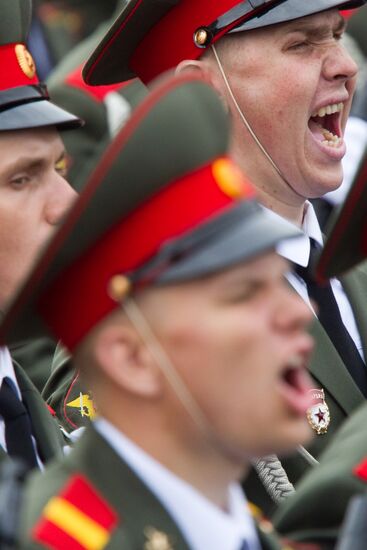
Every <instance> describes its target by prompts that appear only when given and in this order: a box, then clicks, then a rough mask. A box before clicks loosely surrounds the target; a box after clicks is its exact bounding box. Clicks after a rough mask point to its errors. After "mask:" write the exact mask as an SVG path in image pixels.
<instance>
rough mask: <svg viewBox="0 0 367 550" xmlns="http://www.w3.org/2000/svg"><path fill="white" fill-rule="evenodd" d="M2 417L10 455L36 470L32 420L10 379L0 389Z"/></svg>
mask: <svg viewBox="0 0 367 550" xmlns="http://www.w3.org/2000/svg"><path fill="white" fill-rule="evenodd" d="M0 415H1V416H2V417H3V419H4V423H5V442H6V447H7V452H8V455H10V456H11V457H14V458H20V459H21V460H23V462H25V463H26V465H27V466H28V467H29V468H36V467H37V466H38V464H37V459H36V453H35V450H34V447H33V443H32V430H31V422H30V418H29V416H28V412H27V409H26V408H25V406H24V405H23V403H22V402H21V401H20V399H18V396H17V395H16V393H15V390H14V389H13V384H12V382H11V380H10V378H8V377H5V378H4V379H3V383H2V385H1V389H0Z"/></svg>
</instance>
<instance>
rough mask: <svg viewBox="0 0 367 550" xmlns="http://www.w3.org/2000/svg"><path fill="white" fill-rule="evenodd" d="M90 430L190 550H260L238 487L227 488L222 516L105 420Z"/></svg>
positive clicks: (234, 485)
mask: <svg viewBox="0 0 367 550" xmlns="http://www.w3.org/2000/svg"><path fill="white" fill-rule="evenodd" d="M94 426H95V428H96V430H97V431H98V432H99V433H100V434H101V435H102V436H103V437H104V438H105V439H106V441H107V442H108V443H109V445H110V446H111V447H112V448H113V449H114V450H115V452H116V453H117V454H118V455H119V456H121V457H122V459H123V460H124V461H125V462H126V463H127V464H128V465H129V466H130V468H131V469H132V470H133V471H134V472H135V474H136V475H137V476H138V477H139V478H140V479H141V480H142V481H143V482H144V483H145V485H146V486H147V487H148V488H149V489H150V491H151V492H152V493H153V494H154V495H155V496H156V498H157V499H158V500H159V501H160V502H161V503H162V505H163V506H164V507H165V508H166V510H167V511H168V512H169V513H170V515H171V516H172V518H173V519H174V521H175V523H176V524H177V526H178V528H179V529H180V531H181V532H182V534H183V536H184V538H185V539H186V541H187V543H188V545H189V546H190V548H192V550H208V549H210V550H239V549H240V547H241V544H242V543H243V541H244V540H246V541H247V543H248V544H249V548H250V550H260V548H261V546H260V543H259V540H258V536H257V533H256V529H255V525H254V521H253V519H252V517H251V515H250V513H249V511H248V507H247V501H246V499H245V497H244V494H243V491H242V489H241V487H240V485H239V484H237V483H233V484H232V485H231V486H230V487H229V490H228V511H227V512H225V511H223V510H221V509H220V508H218V507H217V506H215V505H214V504H213V503H211V502H210V501H209V500H208V499H207V498H206V497H204V496H203V495H202V494H200V493H199V492H198V491H197V490H196V489H194V487H192V486H191V485H189V484H188V483H186V482H185V481H183V480H182V479H181V478H179V477H177V476H176V475H175V474H173V473H172V472H171V471H170V470H168V469H167V468H165V467H164V466H163V465H162V464H160V463H159V462H157V461H156V460H155V459H154V458H152V457H151V456H150V455H148V454H147V453H145V452H144V451H143V450H142V449H141V448H140V447H138V446H137V445H135V444H134V443H133V442H132V441H131V440H129V439H128V438H127V437H126V436H125V435H123V434H122V433H121V432H120V431H119V430H117V429H116V428H115V427H114V426H112V424H110V423H109V422H107V421H106V420H105V419H103V418H97V419H96V420H95V421H94Z"/></svg>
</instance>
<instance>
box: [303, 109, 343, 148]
mask: <svg viewBox="0 0 367 550" xmlns="http://www.w3.org/2000/svg"><path fill="white" fill-rule="evenodd" d="M343 107H344V104H343V103H332V104H330V105H326V106H325V107H321V109H319V110H318V111H317V112H315V113H313V115H312V117H311V118H310V120H309V122H308V127H309V129H310V131H311V133H312V134H313V136H314V137H315V138H316V139H317V141H320V142H321V143H322V144H323V145H326V146H327V147H333V148H337V147H340V145H341V144H342V143H343V138H342V130H341V113H342V111H343Z"/></svg>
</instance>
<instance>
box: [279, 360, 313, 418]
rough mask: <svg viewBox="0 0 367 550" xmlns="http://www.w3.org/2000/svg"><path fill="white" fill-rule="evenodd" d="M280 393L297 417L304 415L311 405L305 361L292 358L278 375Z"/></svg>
mask: <svg viewBox="0 0 367 550" xmlns="http://www.w3.org/2000/svg"><path fill="white" fill-rule="evenodd" d="M279 387H280V391H281V394H282V396H283V398H284V399H285V401H286V403H287V405H288V406H289V407H290V408H291V409H292V411H293V412H294V413H296V414H298V415H304V414H305V413H306V411H307V410H308V409H309V407H310V406H311V404H312V398H311V396H310V393H309V392H310V389H311V381H310V378H309V375H308V373H307V371H306V369H305V359H304V358H303V357H300V356H295V357H292V358H291V359H290V360H289V361H288V363H287V365H286V366H285V367H284V369H283V370H282V372H281V373H280V386H279Z"/></svg>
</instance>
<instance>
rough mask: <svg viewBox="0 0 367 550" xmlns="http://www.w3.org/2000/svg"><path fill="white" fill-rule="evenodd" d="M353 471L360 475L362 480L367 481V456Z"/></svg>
mask: <svg viewBox="0 0 367 550" xmlns="http://www.w3.org/2000/svg"><path fill="white" fill-rule="evenodd" d="M353 473H354V474H355V475H356V476H357V477H359V478H360V479H361V480H362V481H366V482H367V458H365V459H364V460H363V461H362V462H361V463H360V464H358V465H357V466H356V467H355V468H354V469H353Z"/></svg>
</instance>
